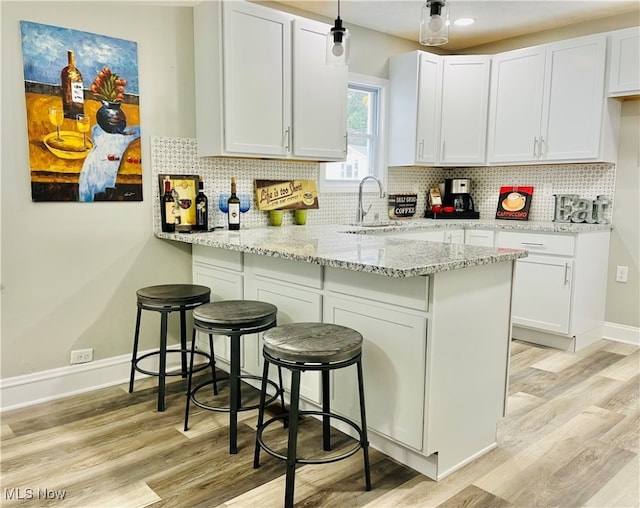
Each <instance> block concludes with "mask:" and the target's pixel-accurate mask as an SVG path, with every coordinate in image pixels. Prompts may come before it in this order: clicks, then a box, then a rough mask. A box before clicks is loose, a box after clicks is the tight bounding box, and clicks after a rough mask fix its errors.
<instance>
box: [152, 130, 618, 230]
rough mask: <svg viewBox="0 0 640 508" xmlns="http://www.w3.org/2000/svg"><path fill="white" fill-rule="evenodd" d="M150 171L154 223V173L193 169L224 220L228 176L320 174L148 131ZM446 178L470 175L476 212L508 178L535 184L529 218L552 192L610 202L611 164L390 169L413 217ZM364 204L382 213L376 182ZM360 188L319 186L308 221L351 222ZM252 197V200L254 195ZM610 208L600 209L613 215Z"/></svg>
mask: <svg viewBox="0 0 640 508" xmlns="http://www.w3.org/2000/svg"><path fill="white" fill-rule="evenodd" d="M151 155H152V157H151V158H152V176H153V185H152V188H153V193H152V195H153V199H154V206H153V213H154V227H157V228H159V225H160V206H159V193H160V192H159V185H158V180H157V175H158V174H161V173H168V174H197V175H200V176H201V177H202V179H203V182H204V191H205V193H206V194H207V196H208V198H209V202H210V206H209V223H210V224H211V225H226V216H225V215H224V214H223V213H222V212H221V211H220V210H219V209H218V195H219V194H220V193H222V192H229V188H230V182H231V177H232V176H235V177H236V180H237V188H238V193H248V194H253V180H254V179H256V178H259V179H267V180H293V179H299V180H316V181H317V180H318V173H319V171H320V164H318V163H315V162H299V161H277V160H263V159H229V158H214V157H198V155H197V141H196V140H195V139H191V138H169V137H153V138H152V139H151ZM445 178H470V179H471V183H472V188H471V194H472V196H473V199H474V202H475V205H476V209H477V210H478V211H479V212H480V217H481V218H484V219H492V218H494V217H495V212H496V206H497V201H498V195H499V190H500V187H501V186H505V185H523V186H524V185H532V186H533V187H534V189H535V190H534V193H533V199H532V202H531V209H530V215H529V220H530V221H551V220H553V212H554V206H555V202H554V194H577V195H578V196H580V197H582V198H587V199H595V198H596V196H598V195H604V196H606V197H607V198H609V199H610V200H611V202H612V205H613V191H614V185H615V165H613V164H566V165H553V166H552V165H545V166H509V167H498V166H492V167H476V168H453V169H441V168H419V167H412V168H406V167H402V168H394V167H390V168H389V174H388V181H387V189H386V190H387V192H390V193H399V192H415V193H417V194H418V205H417V212H416V217H422V216H423V214H424V210H425V207H426V191H427V189H428V188H430V187H433V186H436V185H437V184H439V183H441V182H443V181H444V179H445ZM365 191H366V192H365V198H364V206H365V209H367V208H368V207H369V205H371V210H370V212H369V216H368V217H372V216H373V215H374V214H376V213H377V214H379V217H380V219H382V220H384V219H386V218H387V203H386V198H379V197H378V194H377V187H376V186H375V185H373V184H371V183H368V184H367V185H366V186H365ZM357 202H358V193H357V192H353V193H321V194H320V195H319V203H320V208H319V209H318V210H310V211H309V214H308V224H331V223H340V224H344V223H350V222H354V221H355V216H356V207H357ZM253 203H255V200H254V201H253ZM611 214H612V207H609V208H607V209H606V210H605V217H606V218H607V220H609V221H610V220H611ZM268 222H269V218H268V214H267V213H266V212H261V211H258V210H257V209H256V208H255V206H252V208H251V209H250V210H249V211H248V212H246V213H245V214H243V216H242V225H243V227H252V226H253V227H256V226H266V225H268ZM286 224H293V212H291V213H285V217H284V219H283V225H286Z"/></svg>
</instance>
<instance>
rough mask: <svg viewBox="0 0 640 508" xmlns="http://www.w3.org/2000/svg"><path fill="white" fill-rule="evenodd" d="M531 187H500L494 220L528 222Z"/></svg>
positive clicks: (531, 194)
mask: <svg viewBox="0 0 640 508" xmlns="http://www.w3.org/2000/svg"><path fill="white" fill-rule="evenodd" d="M532 196H533V187H531V186H526V187H520V186H517V187H500V197H499V198H498V209H497V210H496V219H511V220H529V207H530V206H531V197H532Z"/></svg>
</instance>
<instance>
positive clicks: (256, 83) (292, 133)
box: [194, 1, 348, 161]
mask: <svg viewBox="0 0 640 508" xmlns="http://www.w3.org/2000/svg"><path fill="white" fill-rule="evenodd" d="M330 28H331V27H330V26H329V25H326V24H324V23H319V22H316V21H313V20H308V19H305V18H300V17H297V16H293V15H290V14H287V13H284V12H281V11H278V10H275V9H270V8H267V7H264V6H261V5H256V4H253V3H248V2H239V1H238V2H220V1H212V2H202V3H199V4H197V5H196V6H195V7H194V37H195V44H194V46H195V48H194V51H195V89H196V106H197V107H196V130H197V138H198V155H199V156H229V157H261V158H273V159H298V160H319V161H336V160H344V159H345V157H346V131H347V119H346V111H347V83H348V82H347V77H348V75H347V72H348V70H347V67H346V66H342V67H338V66H329V65H326V63H325V37H326V33H327V32H328V31H329V30H330Z"/></svg>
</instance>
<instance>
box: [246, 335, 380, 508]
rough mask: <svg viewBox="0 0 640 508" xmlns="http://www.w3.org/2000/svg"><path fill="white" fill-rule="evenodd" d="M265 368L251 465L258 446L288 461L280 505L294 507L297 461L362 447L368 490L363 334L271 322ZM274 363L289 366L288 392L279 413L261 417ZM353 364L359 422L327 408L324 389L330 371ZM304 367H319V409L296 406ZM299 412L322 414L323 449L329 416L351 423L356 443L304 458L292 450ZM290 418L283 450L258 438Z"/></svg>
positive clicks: (315, 461)
mask: <svg viewBox="0 0 640 508" xmlns="http://www.w3.org/2000/svg"><path fill="white" fill-rule="evenodd" d="M263 340H264V346H263V349H262V354H263V356H264V373H265V375H264V376H263V378H262V380H263V381H262V391H261V394H260V409H259V411H258V429H257V432H256V445H255V454H254V460H253V467H254V468H257V467H258V466H259V462H260V450H261V449H263V450H265V451H266V452H267V453H268V454H269V455H271V456H273V457H276V458H278V459H281V460H285V461H286V463H287V475H286V482H285V498H284V505H285V507H286V508H290V507H293V491H294V486H295V472H296V464H326V463H329V462H336V461H338V460H342V459H346V458H347V457H350V456H351V455H353V454H355V453H356V452H357V451H358V450H360V449H362V451H363V455H364V475H365V489H366V490H371V470H370V464H369V441H368V439H367V420H366V415H365V407H364V383H363V375H362V335H361V334H360V333H358V332H357V331H355V330H352V329H351V328H347V327H345V326H340V325H334V324H328V323H291V324H285V325H282V326H278V327H275V328H272V329H271V330H269V331H267V332H265V334H264V335H263ZM270 364H274V365H277V366H278V367H284V368H286V369H288V370H290V371H291V393H290V401H289V402H290V403H289V413H288V414H283V415H278V416H275V417H273V418H271V419H270V420H268V421H266V422H264V408H265V397H266V395H265V394H266V383H265V379H266V373H267V371H268V369H269V365H270ZM353 364H355V365H356V367H357V371H358V391H359V398H360V426H359V425H358V424H357V423H356V422H355V421H353V420H351V419H348V418H345V417H343V416H341V415H338V414H336V413H332V412H331V407H330V394H329V371H331V370H335V369H342V368H344V367H348V366H350V365H353ZM306 370H310V371H320V372H321V376H322V411H300V410H299V396H300V373H301V372H304V371H306ZM300 415H316V416H322V436H323V439H322V440H323V449H324V450H325V451H330V450H331V442H330V435H329V432H330V425H329V423H330V419H331V418H335V419H338V420H340V421H342V422H344V423H346V424H348V425H350V426H351V427H352V428H354V429H355V431H356V432H357V434H358V436H359V442H358V443H356V445H355V446H354V447H353V448H352V449H350V450H348V451H346V452H345V453H343V454H342V455H339V456H333V457H328V458H319V459H303V458H299V457H298V456H297V438H298V417H299V416H300ZM285 418H287V419H288V420H289V437H288V443H287V456H286V457H285V456H284V455H282V454H279V453H277V452H275V451H274V450H272V449H271V448H270V447H269V446H267V445H266V444H265V442H264V440H263V438H262V434H263V432H264V430H265V429H266V428H267V427H268V426H269V425H271V424H272V423H274V422H276V421H277V420H280V419H285Z"/></svg>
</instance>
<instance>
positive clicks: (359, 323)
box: [324, 295, 427, 450]
mask: <svg viewBox="0 0 640 508" xmlns="http://www.w3.org/2000/svg"><path fill="white" fill-rule="evenodd" d="M324 321H325V322H327V323H335V324H338V325H343V326H347V327H349V328H353V329H354V330H358V331H359V332H360V333H361V334H362V335H363V336H364V344H363V351H362V355H363V359H364V360H363V365H364V367H363V370H364V387H365V400H366V411H367V423H368V427H369V428H370V429H372V430H374V431H376V432H379V433H380V434H383V435H385V436H387V437H389V438H391V439H393V440H395V441H398V442H400V443H403V444H405V445H407V446H410V447H411V448H414V449H416V450H421V449H422V436H423V427H424V421H423V417H424V401H425V389H426V382H425V362H426V348H427V319H426V317H424V316H419V315H415V314H412V313H408V312H406V311H404V310H403V309H400V308H398V307H394V306H390V305H384V304H379V303H374V302H366V303H365V302H363V301H358V300H357V299H355V298H348V297H339V296H333V295H328V296H327V297H326V298H325V303H324ZM357 379H358V378H357V372H356V368H355V366H354V367H349V368H346V369H341V370H336V371H334V372H333V377H332V380H333V383H332V400H331V405H332V409H334V410H335V411H336V412H338V413H341V414H343V415H345V416H347V417H349V418H353V419H354V420H355V421H359V420H360V413H359V402H358V383H357Z"/></svg>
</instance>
